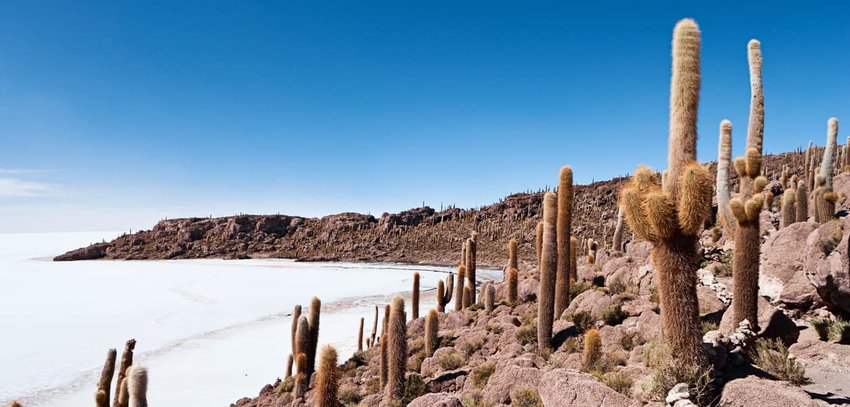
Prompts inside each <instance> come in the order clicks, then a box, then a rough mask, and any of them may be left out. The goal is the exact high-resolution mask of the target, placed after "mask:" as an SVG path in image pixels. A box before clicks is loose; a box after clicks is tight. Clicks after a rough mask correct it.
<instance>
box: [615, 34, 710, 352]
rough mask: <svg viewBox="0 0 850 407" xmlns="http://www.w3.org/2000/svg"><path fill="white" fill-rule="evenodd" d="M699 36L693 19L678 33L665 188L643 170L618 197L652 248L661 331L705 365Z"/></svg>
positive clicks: (706, 197) (706, 192)
mask: <svg viewBox="0 0 850 407" xmlns="http://www.w3.org/2000/svg"><path fill="white" fill-rule="evenodd" d="M699 53H700V31H699V28H698V27H697V25H696V23H695V22H694V21H693V20H691V19H684V20H681V21H679V22H678V23H677V24H676V28H675V30H674V33H673V75H672V80H671V86H670V137H669V145H668V168H667V171H668V172H667V176H666V177H665V180H664V182H663V183H662V186H661V188H659V186H658V184H657V180H656V177H655V174H653V173H652V171H650V170H649V169H648V168H646V167H639V168H638V170H637V171H635V174H634V176H633V177H632V179H631V181H630V182H629V184H628V185H627V186H626V187H625V188H624V189H623V191H622V192H621V204H622V205H623V206H624V211H625V215H626V221H627V223H628V225H629V229H631V231H632V232H633V233H634V234H635V236H636V237H638V238H639V239H643V240H647V241H650V242H652V243H653V244H654V248H653V254H652V261H653V264H654V266H655V270H656V273H657V274H656V275H657V278H658V289H659V299H660V303H661V322H662V331H663V332H664V336H665V339H666V341H667V342H668V343H669V345H670V348H671V350H672V352H673V354H674V355H676V356H677V359H679V360H680V361H682V362H685V363H691V364H698V365H703V364H705V363H707V358H706V356H705V353H704V350H703V345H702V323H701V322H700V318H699V303H698V301H697V293H696V271H697V269H698V268H699V263H700V260H701V258H700V256H699V254H698V253H697V240H698V238H699V233H701V231H702V227H703V224H704V222H705V220H706V219H707V218H708V217H709V215H710V213H709V211H708V209H709V208H710V203H711V196H712V194H713V185H712V180H711V175H710V174H709V172H708V171H707V170H706V169H705V168H703V167H702V166H700V165H699V164H697V163H696V140H697V133H696V119H697V108H698V105H699V89H700V64H699V61H700V57H699Z"/></svg>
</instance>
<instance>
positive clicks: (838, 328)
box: [829, 318, 850, 343]
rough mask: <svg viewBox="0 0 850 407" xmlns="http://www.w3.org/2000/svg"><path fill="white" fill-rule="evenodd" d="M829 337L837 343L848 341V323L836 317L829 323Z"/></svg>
mask: <svg viewBox="0 0 850 407" xmlns="http://www.w3.org/2000/svg"><path fill="white" fill-rule="evenodd" d="M829 339H830V340H833V341H836V342H838V343H848V342H850V323H848V322H847V321H845V320H843V319H841V318H838V319H836V320H835V321H832V323H831V324H830V325H829Z"/></svg>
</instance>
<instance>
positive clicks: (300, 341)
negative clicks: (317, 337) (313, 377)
mask: <svg viewBox="0 0 850 407" xmlns="http://www.w3.org/2000/svg"><path fill="white" fill-rule="evenodd" d="M309 351H310V323H309V322H308V321H307V317H305V316H303V315H302V316H301V317H300V318H298V325H297V327H296V329H295V347H294V348H292V353H293V354H295V355H298V354H299V353H303V354H304V356H307V353H308V352H309ZM308 370H309V369H308Z"/></svg>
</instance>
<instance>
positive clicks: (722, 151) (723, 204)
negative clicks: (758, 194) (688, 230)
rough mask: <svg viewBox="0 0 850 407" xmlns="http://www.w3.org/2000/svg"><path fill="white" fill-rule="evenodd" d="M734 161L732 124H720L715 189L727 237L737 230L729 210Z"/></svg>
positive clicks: (727, 122)
mask: <svg viewBox="0 0 850 407" xmlns="http://www.w3.org/2000/svg"><path fill="white" fill-rule="evenodd" d="M731 161H732V123H731V122H730V121H729V120H723V121H721V122H720V140H719V142H718V145H717V179H716V180H715V189H716V190H717V193H716V195H717V215H718V218H719V219H720V225H721V226H723V230H724V231H725V232H726V235H727V236H732V232H734V230H735V223H734V222H735V220H734V219H732V211H731V209H729V199H730V196H731V195H730V192H729V164H730V163H731Z"/></svg>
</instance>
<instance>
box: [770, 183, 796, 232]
mask: <svg viewBox="0 0 850 407" xmlns="http://www.w3.org/2000/svg"><path fill="white" fill-rule="evenodd" d="M796 200H797V191H796V190H794V189H786V190H785V192H784V193H782V202H781V208H780V213H781V216H780V218H779V227H780V228H785V227H788V226H790V225H791V224H792V223H794V222H795V221H796V220H797V209H796V202H795V201H796ZM768 206H770V205H768Z"/></svg>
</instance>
